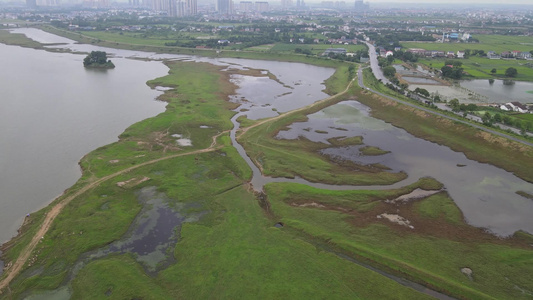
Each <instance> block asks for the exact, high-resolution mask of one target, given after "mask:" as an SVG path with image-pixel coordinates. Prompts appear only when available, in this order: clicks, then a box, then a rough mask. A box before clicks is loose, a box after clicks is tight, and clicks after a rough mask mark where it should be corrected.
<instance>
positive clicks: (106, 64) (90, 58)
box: [83, 51, 115, 69]
mask: <svg viewBox="0 0 533 300" xmlns="http://www.w3.org/2000/svg"><path fill="white" fill-rule="evenodd" d="M83 66H84V67H86V68H97V69H113V68H115V65H114V64H113V63H112V62H111V60H108V59H107V53H106V52H104V51H92V52H91V53H90V54H89V55H87V57H85V58H84V59H83Z"/></svg>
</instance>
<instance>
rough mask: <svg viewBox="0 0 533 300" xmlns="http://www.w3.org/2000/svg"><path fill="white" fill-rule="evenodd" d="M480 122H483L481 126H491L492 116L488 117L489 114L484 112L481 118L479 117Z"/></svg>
mask: <svg viewBox="0 0 533 300" xmlns="http://www.w3.org/2000/svg"><path fill="white" fill-rule="evenodd" d="M481 120H482V121H483V124H484V125H486V126H491V125H492V116H491V115H490V113H489V112H486V113H485V114H484V115H483V117H481Z"/></svg>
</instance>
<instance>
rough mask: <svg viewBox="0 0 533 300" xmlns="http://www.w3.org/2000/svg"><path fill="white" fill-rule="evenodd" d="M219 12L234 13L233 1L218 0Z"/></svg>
mask: <svg viewBox="0 0 533 300" xmlns="http://www.w3.org/2000/svg"><path fill="white" fill-rule="evenodd" d="M217 12H218V13H221V14H232V13H233V1H231V0H217Z"/></svg>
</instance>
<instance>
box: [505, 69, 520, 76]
mask: <svg viewBox="0 0 533 300" xmlns="http://www.w3.org/2000/svg"><path fill="white" fill-rule="evenodd" d="M517 74H518V71H517V70H516V69H515V68H513V67H510V68H507V70H505V76H507V77H516V75H517Z"/></svg>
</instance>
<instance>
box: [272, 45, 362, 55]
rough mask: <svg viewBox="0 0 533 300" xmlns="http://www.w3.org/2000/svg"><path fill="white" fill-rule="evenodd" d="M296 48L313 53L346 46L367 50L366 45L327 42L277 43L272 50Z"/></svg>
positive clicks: (291, 50) (354, 49) (346, 47)
mask: <svg viewBox="0 0 533 300" xmlns="http://www.w3.org/2000/svg"><path fill="white" fill-rule="evenodd" d="M296 48H300V49H302V50H310V51H311V52H312V53H313V54H322V53H323V52H324V51H325V50H326V49H328V48H344V49H346V51H348V52H356V51H358V50H366V46H365V45H326V44H283V43H278V44H275V45H274V47H272V48H271V49H270V51H274V52H294V50H295V49H296Z"/></svg>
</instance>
